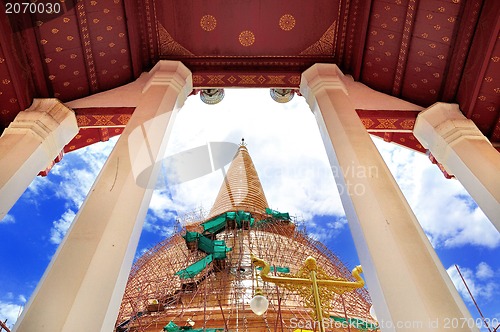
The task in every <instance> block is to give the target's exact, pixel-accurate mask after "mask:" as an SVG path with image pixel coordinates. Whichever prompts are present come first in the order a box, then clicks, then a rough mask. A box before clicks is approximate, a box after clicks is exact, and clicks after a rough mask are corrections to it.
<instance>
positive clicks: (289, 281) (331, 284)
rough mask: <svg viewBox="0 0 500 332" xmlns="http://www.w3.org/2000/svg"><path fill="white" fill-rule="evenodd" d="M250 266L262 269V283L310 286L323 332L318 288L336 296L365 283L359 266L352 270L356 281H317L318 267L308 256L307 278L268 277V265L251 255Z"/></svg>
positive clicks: (317, 318)
mask: <svg viewBox="0 0 500 332" xmlns="http://www.w3.org/2000/svg"><path fill="white" fill-rule="evenodd" d="M250 257H251V259H252V264H253V265H254V266H257V267H262V271H260V277H261V278H262V280H263V281H266V282H271V283H274V284H277V285H284V286H286V285H301V286H310V287H311V289H312V293H313V297H314V308H313V309H315V313H316V320H317V321H318V323H319V327H320V331H321V332H324V331H325V328H324V325H323V309H322V307H321V298H320V292H319V287H326V288H328V289H331V290H333V291H334V292H335V293H337V294H342V293H344V292H347V291H352V290H354V289H357V288H361V287H363V286H364V285H365V281H364V280H363V278H361V276H360V274H361V273H363V269H362V268H361V266H360V265H358V266H356V267H355V268H354V269H353V270H352V276H353V277H354V279H356V281H346V280H328V279H319V280H318V279H317V271H318V266H317V264H316V259H315V258H314V257H311V256H309V257H308V258H307V259H306V260H305V262H304V267H305V268H306V269H307V270H309V278H307V279H306V278H300V277H297V278H294V277H279V276H270V275H269V273H270V272H271V266H270V265H269V263H267V262H266V261H264V260H263V259H260V258H258V257H256V256H254V255H253V254H251V256H250Z"/></svg>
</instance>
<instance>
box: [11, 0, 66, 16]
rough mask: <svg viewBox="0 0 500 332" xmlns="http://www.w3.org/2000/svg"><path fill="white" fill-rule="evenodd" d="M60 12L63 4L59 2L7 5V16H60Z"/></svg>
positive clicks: (14, 3)
mask: <svg viewBox="0 0 500 332" xmlns="http://www.w3.org/2000/svg"><path fill="white" fill-rule="evenodd" d="M60 12H61V4H60V3H59V2H54V3H50V2H47V3H41V2H40V3H35V2H13V3H12V2H7V3H6V4H5V13H6V14H44V13H45V14H59V13H60Z"/></svg>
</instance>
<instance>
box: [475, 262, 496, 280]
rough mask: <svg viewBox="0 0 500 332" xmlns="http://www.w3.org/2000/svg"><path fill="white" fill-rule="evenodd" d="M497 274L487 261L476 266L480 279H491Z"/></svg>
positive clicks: (477, 275)
mask: <svg viewBox="0 0 500 332" xmlns="http://www.w3.org/2000/svg"><path fill="white" fill-rule="evenodd" d="M494 275H495V273H494V272H493V269H492V268H491V266H489V265H488V264H487V263H485V262H481V263H479V264H478V265H477V267H476V277H477V278H478V279H489V278H492V277H493V276H494Z"/></svg>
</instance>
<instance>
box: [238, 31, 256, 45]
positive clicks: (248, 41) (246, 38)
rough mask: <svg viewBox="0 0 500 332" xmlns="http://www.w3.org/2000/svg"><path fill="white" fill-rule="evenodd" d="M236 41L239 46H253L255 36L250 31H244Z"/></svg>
mask: <svg viewBox="0 0 500 332" xmlns="http://www.w3.org/2000/svg"><path fill="white" fill-rule="evenodd" d="M238 40H239V41H240V44H241V45H243V46H245V47H247V46H251V45H253V43H255V35H254V34H253V32H252V31H248V30H244V31H242V32H241V33H240V35H239V36H238Z"/></svg>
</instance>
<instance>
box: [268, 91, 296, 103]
mask: <svg viewBox="0 0 500 332" xmlns="http://www.w3.org/2000/svg"><path fill="white" fill-rule="evenodd" d="M270 93H271V98H273V100H274V101H275V102H278V103H288V102H289V101H290V100H292V98H293V95H294V94H295V93H294V92H293V90H292V89H275V88H273V89H271V91H270Z"/></svg>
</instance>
